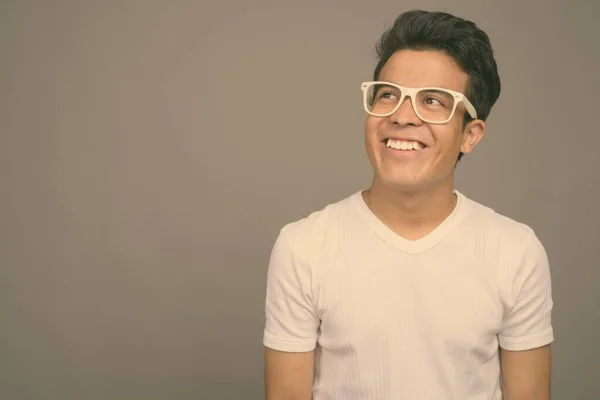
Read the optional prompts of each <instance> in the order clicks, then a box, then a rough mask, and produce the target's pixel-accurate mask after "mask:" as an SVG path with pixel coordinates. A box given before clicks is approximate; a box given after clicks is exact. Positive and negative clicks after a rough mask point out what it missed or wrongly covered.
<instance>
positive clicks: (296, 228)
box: [281, 192, 359, 241]
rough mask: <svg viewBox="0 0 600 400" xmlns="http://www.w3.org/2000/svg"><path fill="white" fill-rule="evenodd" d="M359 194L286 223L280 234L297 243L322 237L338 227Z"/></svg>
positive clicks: (328, 204)
mask: <svg viewBox="0 0 600 400" xmlns="http://www.w3.org/2000/svg"><path fill="white" fill-rule="evenodd" d="M356 196H359V192H355V193H352V194H349V195H346V196H345V197H343V198H341V199H339V200H335V201H333V202H330V203H327V204H326V205H324V206H323V207H321V208H320V209H318V210H315V211H312V212H310V213H309V214H307V215H306V216H304V217H302V218H300V219H298V220H295V221H292V222H288V223H286V224H285V225H284V226H283V227H282V228H281V232H282V233H283V234H285V235H286V236H287V237H288V238H290V240H293V241H298V240H303V239H307V238H314V237H315V236H318V235H324V234H326V233H327V232H329V231H331V230H335V229H336V228H337V227H339V225H340V223H341V222H342V221H343V220H344V219H345V218H346V217H347V216H348V215H349V214H350V213H351V212H352V207H353V202H355V201H356Z"/></svg>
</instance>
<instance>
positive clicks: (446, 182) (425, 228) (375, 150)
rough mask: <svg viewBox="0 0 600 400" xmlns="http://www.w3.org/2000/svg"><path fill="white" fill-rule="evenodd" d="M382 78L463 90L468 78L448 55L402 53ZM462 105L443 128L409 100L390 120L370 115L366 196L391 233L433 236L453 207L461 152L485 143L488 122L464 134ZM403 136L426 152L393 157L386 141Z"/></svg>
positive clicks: (477, 123) (470, 127) (475, 124)
mask: <svg viewBox="0 0 600 400" xmlns="http://www.w3.org/2000/svg"><path fill="white" fill-rule="evenodd" d="M379 80H381V81H388V82H393V83H398V84H400V85H404V86H408V87H421V86H437V87H442V88H446V89H451V90H455V91H458V92H461V93H464V92H465V89H466V87H467V83H468V75H467V74H466V73H465V72H464V71H462V70H461V68H460V67H459V66H458V65H457V64H456V63H455V62H453V60H452V59H451V58H450V57H448V56H446V55H445V54H444V53H441V52H436V51H412V50H402V51H399V52H396V53H395V54H394V55H393V56H392V57H391V58H390V59H389V60H388V62H387V63H386V64H385V66H384V67H383V69H382V70H381V73H380V76H379ZM464 112H465V109H464V105H463V104H462V103H460V104H459V105H458V107H457V110H456V112H455V114H454V117H453V118H452V119H451V120H450V121H449V122H447V123H445V124H429V123H425V122H423V121H421V119H419V117H417V115H416V114H415V112H414V110H413V108H412V105H411V103H410V100H409V99H405V100H404V102H403V104H402V105H401V106H400V108H399V109H398V110H397V111H396V112H395V113H394V114H392V115H391V116H389V117H384V118H381V117H374V116H371V115H368V116H367V118H366V121H365V145H366V150H367V155H368V157H369V161H370V163H371V166H372V167H373V170H374V177H373V181H372V185H371V188H370V189H369V190H366V191H365V192H363V197H364V199H365V202H366V203H367V205H368V206H369V207H370V208H371V210H372V211H373V213H374V214H375V215H377V217H378V218H379V219H381V220H382V221H383V222H384V223H385V224H386V225H387V226H389V227H390V229H392V230H394V231H395V232H396V233H397V234H398V235H400V236H403V237H405V238H407V239H409V240H416V239H419V238H421V237H423V236H425V235H427V234H428V233H429V232H431V231H432V230H433V229H435V227H436V226H438V225H439V224H440V223H441V222H442V221H443V220H444V219H445V218H446V217H447V216H448V215H449V214H450V213H451V212H452V210H453V209H454V206H455V205H456V196H455V195H454V194H453V187H454V167H455V164H456V160H457V159H458V154H459V152H461V151H462V152H463V153H465V154H468V153H470V152H472V151H473V149H474V148H475V146H477V144H478V143H479V142H480V141H481V139H482V138H483V136H484V133H485V122H483V121H482V120H478V119H476V120H473V121H470V122H469V123H468V124H467V125H466V126H465V129H464V130H463V129H462V128H463V116H464ZM388 137H405V138H408V139H413V140H417V141H419V142H421V143H423V144H424V145H425V146H426V148H425V149H423V150H420V151H418V152H412V153H410V154H408V155H406V156H394V155H390V153H394V154H399V153H400V152H398V151H390V150H389V149H387V148H386V147H385V145H384V143H383V140H384V139H386V138H388Z"/></svg>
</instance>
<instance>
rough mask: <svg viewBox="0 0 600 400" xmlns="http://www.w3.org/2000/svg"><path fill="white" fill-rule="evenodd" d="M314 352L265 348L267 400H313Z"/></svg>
mask: <svg viewBox="0 0 600 400" xmlns="http://www.w3.org/2000/svg"><path fill="white" fill-rule="evenodd" d="M313 373H314V351H308V352H302V353H290V352H283V351H278V350H273V349H270V348H268V347H265V390H266V399H267V400H310V399H312V387H313Z"/></svg>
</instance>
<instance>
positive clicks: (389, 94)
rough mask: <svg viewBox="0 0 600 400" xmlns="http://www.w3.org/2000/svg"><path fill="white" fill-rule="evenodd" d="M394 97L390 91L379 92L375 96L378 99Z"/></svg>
mask: <svg viewBox="0 0 600 400" xmlns="http://www.w3.org/2000/svg"><path fill="white" fill-rule="evenodd" d="M394 97H396V96H395V95H394V93H392V92H381V93H380V94H379V96H377V98H379V99H391V98H394Z"/></svg>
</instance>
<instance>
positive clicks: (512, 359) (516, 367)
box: [500, 345, 551, 400]
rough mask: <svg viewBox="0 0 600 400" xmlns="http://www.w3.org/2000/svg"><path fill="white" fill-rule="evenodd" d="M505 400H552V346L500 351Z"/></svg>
mask: <svg viewBox="0 0 600 400" xmlns="http://www.w3.org/2000/svg"><path fill="white" fill-rule="evenodd" d="M500 360H501V365H502V384H503V388H504V389H503V392H504V397H503V398H504V399H505V400H550V375H551V361H550V345H546V346H543V347H539V348H537V349H532V350H523V351H509V350H504V349H501V350H500Z"/></svg>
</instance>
